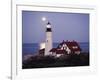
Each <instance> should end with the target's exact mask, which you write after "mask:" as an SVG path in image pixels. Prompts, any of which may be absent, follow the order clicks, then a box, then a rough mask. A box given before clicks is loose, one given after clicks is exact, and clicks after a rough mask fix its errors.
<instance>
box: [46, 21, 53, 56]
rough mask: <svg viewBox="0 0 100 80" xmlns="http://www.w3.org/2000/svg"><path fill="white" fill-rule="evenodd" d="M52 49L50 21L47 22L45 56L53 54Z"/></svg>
mask: <svg viewBox="0 0 100 80" xmlns="http://www.w3.org/2000/svg"><path fill="white" fill-rule="evenodd" d="M51 49H52V28H51V24H50V22H49V21H48V22H47V24H46V41H45V54H44V55H45V56H48V55H51V52H50V50H51Z"/></svg>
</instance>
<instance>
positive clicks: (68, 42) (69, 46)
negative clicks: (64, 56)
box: [58, 41, 81, 51]
mask: <svg viewBox="0 0 100 80" xmlns="http://www.w3.org/2000/svg"><path fill="white" fill-rule="evenodd" d="M63 44H66V45H67V46H68V48H69V49H70V50H71V51H81V48H80V46H79V45H78V43H77V42H76V41H63V42H62V43H60V44H59V45H58V48H59V46H62V45H63ZM75 46H77V48H73V47H75Z"/></svg>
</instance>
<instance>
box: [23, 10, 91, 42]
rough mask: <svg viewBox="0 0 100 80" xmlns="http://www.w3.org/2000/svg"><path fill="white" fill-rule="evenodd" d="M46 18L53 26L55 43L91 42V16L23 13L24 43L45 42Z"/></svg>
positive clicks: (58, 13)
mask: <svg viewBox="0 0 100 80" xmlns="http://www.w3.org/2000/svg"><path fill="white" fill-rule="evenodd" d="M42 17H46V18H47V19H48V20H49V22H50V23H51V25H52V31H53V42H62V41H63V40H76V41H78V42H89V14H83V13H60V12H39V11H37V12H36V11H22V27H23V31H22V34H23V43H40V42H44V41H45V30H46V29H45V28H46V23H45V22H43V21H42V19H41V18H42Z"/></svg>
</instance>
